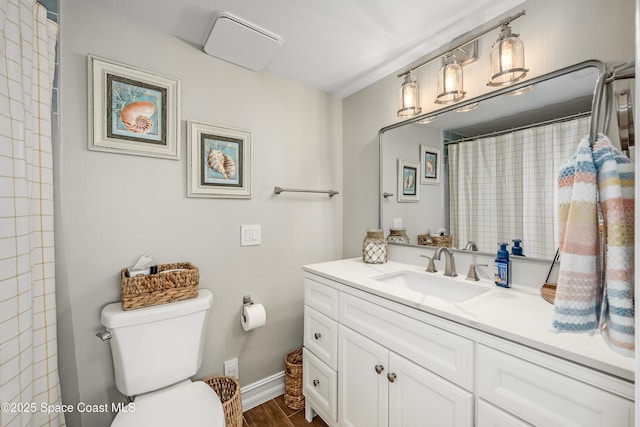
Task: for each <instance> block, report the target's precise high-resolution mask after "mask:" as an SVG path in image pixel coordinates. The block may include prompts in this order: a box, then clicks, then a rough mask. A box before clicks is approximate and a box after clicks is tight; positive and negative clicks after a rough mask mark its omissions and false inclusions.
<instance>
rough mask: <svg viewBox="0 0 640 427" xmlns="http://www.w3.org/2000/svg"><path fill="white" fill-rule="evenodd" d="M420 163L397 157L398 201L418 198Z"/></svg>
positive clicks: (413, 200)
mask: <svg viewBox="0 0 640 427" xmlns="http://www.w3.org/2000/svg"><path fill="white" fill-rule="evenodd" d="M419 176H420V163H418V162H410V161H408V160H402V159H398V202H417V201H419V200H420V183H419Z"/></svg>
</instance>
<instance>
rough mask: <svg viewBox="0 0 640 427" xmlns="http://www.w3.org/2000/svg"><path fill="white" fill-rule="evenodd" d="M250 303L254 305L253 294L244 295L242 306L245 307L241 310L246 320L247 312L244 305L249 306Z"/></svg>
mask: <svg viewBox="0 0 640 427" xmlns="http://www.w3.org/2000/svg"><path fill="white" fill-rule="evenodd" d="M248 305H253V300H252V299H251V295H245V296H243V297H242V307H243V309H241V310H240V315H241V316H242V317H243V319H244V321H245V322H246V321H247V318H246V314H245V311H244V307H246V306H248Z"/></svg>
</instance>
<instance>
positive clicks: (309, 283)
mask: <svg viewBox="0 0 640 427" xmlns="http://www.w3.org/2000/svg"><path fill="white" fill-rule="evenodd" d="M304 303H305V304H306V305H308V306H309V307H311V308H313V309H315V310H318V311H319V312H320V313H322V314H324V315H325V316H328V317H330V318H331V319H333V320H338V290H337V289H333V288H331V287H329V286H327V285H323V284H322V283H318V282H316V281H314V280H311V279H309V278H308V277H305V279H304Z"/></svg>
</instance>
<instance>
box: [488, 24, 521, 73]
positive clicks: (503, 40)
mask: <svg viewBox="0 0 640 427" xmlns="http://www.w3.org/2000/svg"><path fill="white" fill-rule="evenodd" d="M518 36H519V34H513V33H512V32H511V27H510V26H509V23H506V24H503V25H502V26H501V27H500V35H499V36H498V39H497V40H496V41H495V43H494V44H493V47H492V48H491V55H490V58H491V77H490V78H489V83H487V85H488V86H506V85H510V84H512V83H515V82H517V81H519V80H522V79H523V78H524V77H525V76H526V75H527V72H528V71H529V69H527V68H525V67H524V44H523V43H522V40H520V39H519V38H518Z"/></svg>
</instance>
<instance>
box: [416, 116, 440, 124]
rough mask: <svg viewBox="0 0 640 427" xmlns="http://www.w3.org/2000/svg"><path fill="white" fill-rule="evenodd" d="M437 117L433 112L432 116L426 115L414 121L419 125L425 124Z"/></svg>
mask: <svg viewBox="0 0 640 427" xmlns="http://www.w3.org/2000/svg"><path fill="white" fill-rule="evenodd" d="M437 118H438V115H437V114H435V115H433V116H427V117H425V118H424V119H420V120H417V121H416V123H418V124H420V125H427V124H429V123H431V122H433V121H434V120H435V119H437Z"/></svg>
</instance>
